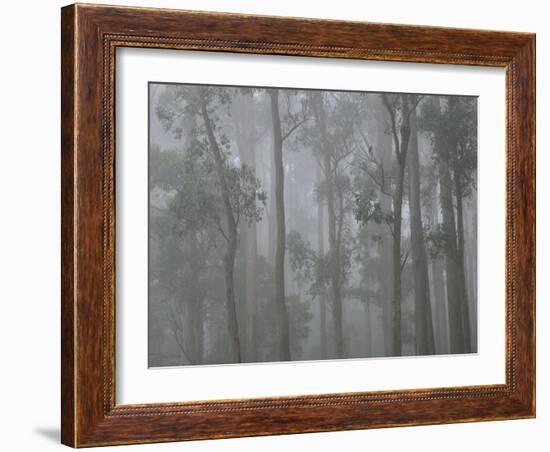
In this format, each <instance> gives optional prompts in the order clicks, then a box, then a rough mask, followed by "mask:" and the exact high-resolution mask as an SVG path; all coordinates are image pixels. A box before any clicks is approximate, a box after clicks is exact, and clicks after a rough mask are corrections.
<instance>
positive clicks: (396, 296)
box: [381, 94, 411, 356]
mask: <svg viewBox="0 0 550 452" xmlns="http://www.w3.org/2000/svg"><path fill="white" fill-rule="evenodd" d="M381 97H382V101H383V103H384V105H385V107H386V110H387V111H388V114H389V116H390V123H391V130H392V136H393V148H394V153H395V156H396V159H395V160H396V161H397V173H398V174H397V182H396V187H395V191H394V193H393V217H394V218H393V228H392V234H393V247H392V261H393V265H392V267H393V353H392V354H393V355H394V356H401V354H402V341H401V324H402V321H401V318H402V315H401V310H402V294H401V276H402V275H401V273H402V266H403V263H402V262H401V226H402V223H403V217H402V210H403V190H404V185H405V167H406V165H407V151H408V148H409V139H410V135H411V128H410V117H409V112H410V110H409V108H410V104H409V98H408V96H407V95H406V94H402V95H401V116H402V118H401V126H400V127H399V130H398V127H397V118H396V112H395V110H394V109H393V108H394V107H392V106H391V105H390V103H389V101H388V98H387V97H386V95H385V94H382V96H381Z"/></svg>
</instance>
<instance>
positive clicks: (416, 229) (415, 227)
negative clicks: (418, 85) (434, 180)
mask: <svg viewBox="0 0 550 452" xmlns="http://www.w3.org/2000/svg"><path fill="white" fill-rule="evenodd" d="M410 128H411V138H410V141H409V151H408V157H409V159H408V160H409V212H410V228H411V257H412V264H413V281H414V306H415V310H414V311H415V312H414V318H415V348H416V354H417V355H433V354H434V353H435V349H434V347H435V346H434V332H433V320H432V309H431V304H430V282H429V277H428V258H427V256H426V247H425V244H424V228H423V226H422V207H421V202H420V165H419V161H418V160H419V159H418V136H417V130H416V109H415V111H412V112H411V113H410Z"/></svg>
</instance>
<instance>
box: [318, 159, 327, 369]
mask: <svg viewBox="0 0 550 452" xmlns="http://www.w3.org/2000/svg"><path fill="white" fill-rule="evenodd" d="M322 179H323V177H322V174H321V167H320V165H319V162H317V183H318V184H320V183H321V182H322ZM318 201H319V202H318V203H317V253H318V255H319V258H324V256H325V224H324V223H325V209H324V206H323V201H322V199H319V200H318ZM326 305H327V300H326V294H325V293H321V294H319V323H320V325H319V335H320V338H321V358H322V359H326V358H327V357H328V356H327V306H326Z"/></svg>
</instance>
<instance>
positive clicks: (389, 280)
mask: <svg viewBox="0 0 550 452" xmlns="http://www.w3.org/2000/svg"><path fill="white" fill-rule="evenodd" d="M379 102H380V103H377V104H374V105H375V108H377V112H376V113H377V114H376V115H375V118H374V121H375V123H374V126H373V130H372V133H373V134H374V136H375V137H376V149H377V150H378V152H377V154H378V155H377V158H378V160H379V161H380V164H381V165H382V168H383V169H384V172H385V173H386V174H391V172H392V169H391V168H392V157H391V153H390V152H384V151H385V150H387V149H391V146H392V141H391V137H390V136H389V135H388V134H386V133H385V132H384V130H385V129H386V119H385V117H384V115H385V111H384V109H383V108H384V107H383V105H382V102H381V100H380V101H379ZM380 196H381V200H380V205H381V207H382V211H383V212H389V211H390V210H391V209H392V202H393V200H392V199H390V197H389V196H386V195H385V194H383V193H381V194H380ZM371 227H372V228H373V231H374V232H375V233H376V232H377V233H378V234H379V235H381V236H383V237H384V239H383V241H382V243H381V244H380V258H379V260H380V262H379V264H378V266H377V268H379V269H380V276H379V279H380V282H381V284H382V316H383V329H382V332H383V339H384V356H391V355H392V354H393V279H394V278H393V263H392V262H393V237H390V236H389V232H388V228H387V227H386V226H385V225H382V224H381V225H378V224H376V223H375V224H373V225H372V226H371Z"/></svg>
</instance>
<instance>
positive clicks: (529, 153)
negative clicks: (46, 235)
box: [61, 4, 535, 447]
mask: <svg viewBox="0 0 550 452" xmlns="http://www.w3.org/2000/svg"><path fill="white" fill-rule="evenodd" d="M61 37H62V68H61V72H62V140H61V143H62V144H61V147H62V149H61V155H62V253H61V254H62V311H61V316H62V346H61V353H62V359H61V363H62V364H61V386H62V403H61V406H62V421H61V427H62V428H61V439H62V442H63V443H64V444H66V445H69V446H73V447H86V446H100V445H114V444H133V443H149V442H162V441H180V440H195V439H209V438H228V437H239V436H255V435H273V434H285V433H302V432H321V431H335V430H351V429H365V428H377V427H392V426H405V425H425V424H442V423H451V422H470V421H487V420H502V419H520V418H531V417H534V416H535V35H533V34H528V33H509V32H496V31H481V30H463V29H449V28H436V27H419V26H408V25H387V24H373V23H359V22H340V21H329V20H314V19H297V18H280V17H264V16H248V15H237V14H220V13H204V12H189V11H176V10H162V9H147V8H126V7H109V6H99V5H98V6H94V5H80V4H75V5H70V6H67V7H64V8H63V9H62V25H61ZM118 47H144V48H163V49H179V50H202V51H216V52H236V53H255V54H273V55H299V56H314V57H329V58H350V59H363V60H384V61H395V62H418V63H439V64H460V65H474V66H494V67H502V68H505V69H506V118H507V119H506V383H505V384H502V385H491V386H471V387H452V388H437V389H430V388H425V389H415V390H401V391H381V392H362V393H345V394H324V395H323V394H321V395H316V396H298V397H273V398H264V399H243V400H220V401H214V402H212V401H210V402H180V401H174V402H173V403H162V404H148V405H117V404H116V403H115V366H116V363H115V315H116V312H115V247H114V243H115V173H114V159H115V134H114V128H115V124H114V118H115V105H114V99H115V97H114V86H115V65H116V58H115V50H116V49H117V48H118Z"/></svg>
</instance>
